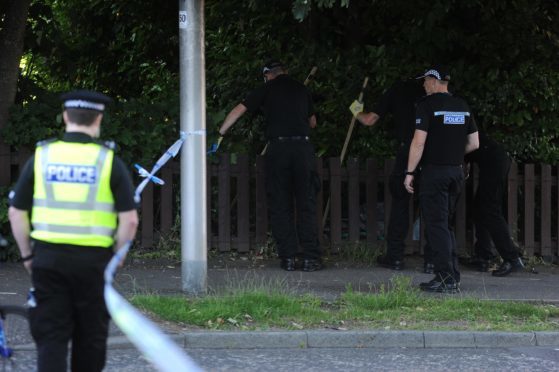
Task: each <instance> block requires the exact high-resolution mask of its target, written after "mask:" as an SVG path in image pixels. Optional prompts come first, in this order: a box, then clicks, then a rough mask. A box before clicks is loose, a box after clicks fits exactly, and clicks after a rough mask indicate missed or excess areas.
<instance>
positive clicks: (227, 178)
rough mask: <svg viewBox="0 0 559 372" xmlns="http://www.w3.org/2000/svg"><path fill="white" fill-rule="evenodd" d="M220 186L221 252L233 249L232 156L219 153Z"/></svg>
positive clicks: (218, 178) (219, 228) (218, 176)
mask: <svg viewBox="0 0 559 372" xmlns="http://www.w3.org/2000/svg"><path fill="white" fill-rule="evenodd" d="M217 186H218V190H219V192H218V197H217V198H218V201H217V205H218V213H217V215H218V218H217V220H218V230H219V233H218V242H217V244H218V247H219V251H220V252H225V251H230V250H231V157H230V155H229V154H220V155H219V167H218V175H217Z"/></svg>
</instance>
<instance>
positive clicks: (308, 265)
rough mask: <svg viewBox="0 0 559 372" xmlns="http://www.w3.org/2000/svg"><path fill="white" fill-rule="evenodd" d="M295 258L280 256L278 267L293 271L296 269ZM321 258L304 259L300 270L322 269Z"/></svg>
mask: <svg viewBox="0 0 559 372" xmlns="http://www.w3.org/2000/svg"><path fill="white" fill-rule="evenodd" d="M296 264H297V263H296V261H295V258H282V259H281V260H280V267H281V268H282V269H284V270H285V271H295V270H297V265H296ZM322 268H323V265H322V260H321V259H308V258H306V259H304V260H303V262H302V264H301V270H303V271H307V272H311V271H318V270H322Z"/></svg>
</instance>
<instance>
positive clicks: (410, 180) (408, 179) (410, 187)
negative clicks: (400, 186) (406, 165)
mask: <svg viewBox="0 0 559 372" xmlns="http://www.w3.org/2000/svg"><path fill="white" fill-rule="evenodd" d="M413 180H414V176H413V175H411V174H408V175H406V178H405V179H404V187H405V188H406V190H407V191H408V192H409V193H410V194H413Z"/></svg>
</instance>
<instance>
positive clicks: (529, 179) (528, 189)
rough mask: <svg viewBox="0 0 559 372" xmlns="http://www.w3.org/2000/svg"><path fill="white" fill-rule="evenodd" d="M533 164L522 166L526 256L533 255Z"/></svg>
mask: <svg viewBox="0 0 559 372" xmlns="http://www.w3.org/2000/svg"><path fill="white" fill-rule="evenodd" d="M534 191H535V177H534V164H526V165H524V248H525V249H526V252H527V253H528V256H533V255H534V253H536V252H535V251H534V205H535V200H534V199H535V198H534Z"/></svg>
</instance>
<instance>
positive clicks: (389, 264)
mask: <svg viewBox="0 0 559 372" xmlns="http://www.w3.org/2000/svg"><path fill="white" fill-rule="evenodd" d="M377 263H378V264H379V266H382V267H386V268H387V269H392V270H402V269H403V268H404V263H403V262H402V261H393V260H391V259H390V258H388V256H378V257H377Z"/></svg>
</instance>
